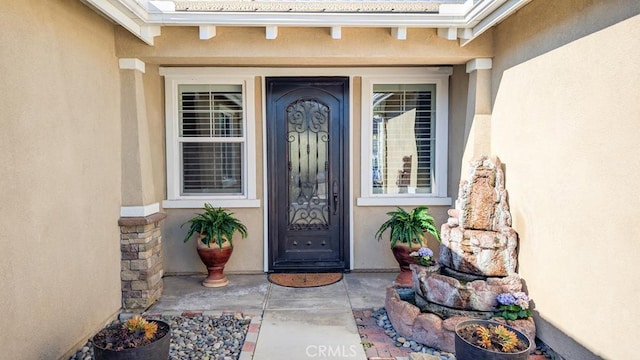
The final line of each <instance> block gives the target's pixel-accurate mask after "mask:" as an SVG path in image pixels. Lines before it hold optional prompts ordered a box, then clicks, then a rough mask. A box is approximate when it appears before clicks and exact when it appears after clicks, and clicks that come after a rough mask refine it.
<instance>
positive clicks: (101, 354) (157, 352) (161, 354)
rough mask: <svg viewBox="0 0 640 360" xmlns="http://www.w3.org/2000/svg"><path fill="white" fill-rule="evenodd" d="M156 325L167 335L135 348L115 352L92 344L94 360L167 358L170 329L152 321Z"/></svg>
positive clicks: (166, 325) (92, 341)
mask: <svg viewBox="0 0 640 360" xmlns="http://www.w3.org/2000/svg"><path fill="white" fill-rule="evenodd" d="M153 321H154V322H156V323H157V324H158V328H159V329H166V330H167V333H166V334H165V335H164V336H163V337H161V338H160V339H158V340H156V341H154V342H152V343H150V344H147V345H145V346H140V347H137V348H131V349H124V350H120V351H115V350H111V349H105V348H102V347H100V346H98V345H96V344H95V341H94V340H93V339H92V340H91V343H92V344H93V354H94V357H95V359H96V360H159V359H168V358H169V348H170V346H171V327H170V326H169V324H167V323H166V322H164V321H160V320H153Z"/></svg>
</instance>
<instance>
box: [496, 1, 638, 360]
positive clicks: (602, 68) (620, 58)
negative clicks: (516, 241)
mask: <svg viewBox="0 0 640 360" xmlns="http://www.w3.org/2000/svg"><path fill="white" fill-rule="evenodd" d="M638 13H640V4H639V3H638V2H637V1H590V2H588V4H585V2H583V1H566V2H564V1H563V2H557V1H546V0H542V1H536V2H533V3H531V5H529V6H527V7H526V8H524V9H523V10H521V11H520V12H519V13H518V14H516V15H515V16H513V17H512V18H510V19H508V20H507V21H505V22H504V23H503V24H501V25H500V26H499V27H498V28H497V29H496V31H495V33H494V35H495V40H496V54H495V61H494V69H493V72H494V78H493V79H494V84H493V88H494V111H493V117H492V134H491V139H492V149H493V152H494V153H495V154H497V155H498V156H500V157H501V159H502V161H503V162H504V164H505V167H506V173H505V176H506V186H507V189H508V191H509V195H510V205H511V210H512V216H513V224H514V228H515V229H516V230H517V231H518V233H519V236H520V250H519V259H520V267H519V272H520V275H521V276H522V277H523V278H524V279H525V281H526V285H527V288H528V291H529V293H530V295H531V297H532V298H533V301H534V304H535V308H534V309H535V312H536V313H538V314H539V317H540V319H541V322H540V325H541V326H539V331H538V336H540V337H541V338H542V340H543V341H545V342H547V343H548V344H550V345H551V346H552V347H553V348H554V349H557V350H559V351H573V350H571V349H569V350H567V348H566V347H565V345H566V344H563V343H562V342H563V340H566V339H567V337H568V338H571V339H573V340H575V341H576V342H578V343H580V344H582V345H583V346H584V347H586V348H587V349H588V350H590V351H591V352H593V353H594V354H596V355H599V356H602V357H604V358H607V359H631V358H635V357H637V351H636V350H635V348H634V346H633V345H632V344H634V342H635V341H636V339H637V338H638V336H640V327H638V323H639V322H640V309H639V308H638V306H636V303H637V301H638V300H639V299H640V283H638V281H637V279H638V276H637V275H638V268H637V264H638V254H640V242H638V239H639V238H640V225H639V223H638V221H637V218H638V216H639V215H640V210H638V209H640V197H639V196H638V191H637V189H636V184H635V181H634V179H636V178H637V177H638V176H640V161H639V160H638V158H637V157H638V154H640V142H639V141H638V135H639V134H640V122H638V119H639V115H638V114H640V103H639V102H638V98H639V96H640V92H639V91H640V68H639V67H638V66H639V64H640V63H639V62H638V59H640V38H639V37H638V29H640V15H637V14H638ZM634 14H636V15H634ZM625 19H626V20H625ZM618 21H620V22H619V23H617V22H618ZM553 327H555V328H557V329H558V330H560V331H561V332H563V333H564V334H565V335H567V337H562V336H555V333H554V329H553ZM563 355H564V356H565V357H566V358H571V359H578V358H579V359H586V358H590V357H587V356H586V355H584V354H580V353H579V352H578V353H576V352H574V353H565V354H563Z"/></svg>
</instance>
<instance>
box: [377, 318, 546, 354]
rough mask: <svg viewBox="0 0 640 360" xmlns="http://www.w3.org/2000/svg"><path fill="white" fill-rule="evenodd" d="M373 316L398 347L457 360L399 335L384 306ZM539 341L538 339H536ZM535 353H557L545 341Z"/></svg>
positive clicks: (538, 346) (538, 344)
mask: <svg viewBox="0 0 640 360" xmlns="http://www.w3.org/2000/svg"><path fill="white" fill-rule="evenodd" d="M371 316H372V317H373V318H374V319H376V323H377V325H378V326H380V327H381V328H384V333H385V334H387V336H389V337H390V338H391V339H393V341H394V344H395V346H397V347H405V348H409V349H410V350H411V351H413V352H421V353H425V354H430V355H435V356H438V357H439V358H440V359H441V360H455V359H456V356H455V355H454V354H451V353H448V352H444V351H439V350H437V349H434V348H430V347H428V346H426V345H423V344H420V343H418V342H415V341H413V340H410V339H405V338H404V337H402V336H400V335H398V334H397V333H396V331H395V329H394V328H393V325H391V321H390V320H389V317H388V316H387V311H386V310H385V309H384V308H380V309H378V310H375V311H374V312H373V313H372V314H371ZM536 341H537V339H536ZM536 345H537V346H536V350H535V352H534V353H535V354H540V355H544V356H545V357H546V358H547V359H554V358H555V357H554V356H555V355H554V353H553V351H552V350H551V349H550V348H549V347H548V346H547V345H546V344H544V343H542V342H540V343H537V344H536Z"/></svg>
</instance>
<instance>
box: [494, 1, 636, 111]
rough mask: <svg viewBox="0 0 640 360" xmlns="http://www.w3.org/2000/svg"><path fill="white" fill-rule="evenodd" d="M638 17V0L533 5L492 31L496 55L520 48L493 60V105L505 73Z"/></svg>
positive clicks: (538, 3) (550, 2)
mask: <svg viewBox="0 0 640 360" xmlns="http://www.w3.org/2000/svg"><path fill="white" fill-rule="evenodd" d="M638 14H640V2H639V1H637V0H591V1H584V0H563V1H557V0H537V1H532V2H531V3H529V4H528V5H527V6H525V7H524V8H522V9H521V10H520V11H518V12H517V13H516V14H514V15H513V16H511V17H510V18H508V19H507V20H505V21H504V22H503V23H502V24H500V25H498V26H497V27H496V28H495V31H494V42H495V45H494V48H495V53H496V55H497V54H500V53H501V49H506V48H507V47H512V46H513V44H520V45H517V46H515V48H511V50H510V51H508V55H506V56H497V57H496V59H495V62H494V74H495V75H497V76H495V75H494V84H493V89H494V91H493V93H494V99H493V101H494V102H495V94H496V89H498V88H499V84H500V82H501V79H502V72H503V71H504V70H506V69H509V68H511V67H513V66H516V65H518V64H520V63H523V62H525V61H527V60H530V59H532V58H535V57H537V56H540V55H542V54H544V53H547V52H549V51H552V50H554V49H557V48H559V47H562V46H564V45H566V44H569V43H571V42H572V41H575V40H578V39H580V38H583V37H585V36H587V35H590V34H593V33H595V32H598V31H600V30H602V29H604V28H607V27H609V26H611V25H614V24H616V23H618V22H621V21H624V20H626V19H629V18H631V17H633V16H636V15H638ZM515 29H517V31H514V30H515ZM520 47H526V49H525V48H520ZM505 53H506V52H505ZM594 55H595V54H594Z"/></svg>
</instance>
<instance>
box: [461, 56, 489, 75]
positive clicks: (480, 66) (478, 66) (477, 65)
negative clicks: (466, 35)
mask: <svg viewBox="0 0 640 360" xmlns="http://www.w3.org/2000/svg"><path fill="white" fill-rule="evenodd" d="M492 68H493V60H491V58H477V59H473V60H471V61H469V62H467V74H470V73H472V72H474V71H476V70H491V69H492Z"/></svg>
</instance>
